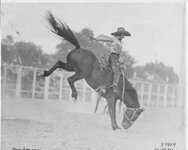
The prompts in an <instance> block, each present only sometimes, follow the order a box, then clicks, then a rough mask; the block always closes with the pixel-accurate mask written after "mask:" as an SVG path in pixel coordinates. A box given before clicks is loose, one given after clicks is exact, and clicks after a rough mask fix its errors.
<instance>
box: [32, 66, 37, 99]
mask: <svg viewBox="0 0 188 150" xmlns="http://www.w3.org/2000/svg"><path fill="white" fill-rule="evenodd" d="M36 75H37V68H34V73H33V85H32V98H35V85H36Z"/></svg>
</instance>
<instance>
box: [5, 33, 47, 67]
mask: <svg viewBox="0 0 188 150" xmlns="http://www.w3.org/2000/svg"><path fill="white" fill-rule="evenodd" d="M1 50H2V55H1V57H2V59H1V61H2V62H9V63H14V64H21V65H24V66H35V67H36V66H43V65H45V64H46V63H47V62H48V58H47V57H46V55H44V54H43V53H42V49H41V48H40V46H37V45H35V44H34V43H31V42H23V41H22V42H14V40H13V37H12V36H10V35H9V36H7V37H6V38H4V39H3V40H2V45H1Z"/></svg>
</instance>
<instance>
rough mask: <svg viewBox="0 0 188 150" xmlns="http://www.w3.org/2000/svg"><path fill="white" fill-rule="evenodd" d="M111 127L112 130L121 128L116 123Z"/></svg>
mask: <svg viewBox="0 0 188 150" xmlns="http://www.w3.org/2000/svg"><path fill="white" fill-rule="evenodd" d="M112 129H113V130H114V131H115V130H121V128H120V127H119V126H118V125H116V126H114V127H112Z"/></svg>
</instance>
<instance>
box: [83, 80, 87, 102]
mask: <svg viewBox="0 0 188 150" xmlns="http://www.w3.org/2000/svg"><path fill="white" fill-rule="evenodd" d="M83 101H86V82H85V80H84V81H83Z"/></svg>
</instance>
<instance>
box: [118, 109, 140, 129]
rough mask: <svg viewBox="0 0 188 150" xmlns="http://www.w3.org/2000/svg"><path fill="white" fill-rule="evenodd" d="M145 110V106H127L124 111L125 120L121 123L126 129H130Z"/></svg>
mask: <svg viewBox="0 0 188 150" xmlns="http://www.w3.org/2000/svg"><path fill="white" fill-rule="evenodd" d="M143 111H144V109H143V108H127V109H126V110H125V111H124V115H123V121H122V123H121V125H122V127H123V128H124V129H128V128H129V127H131V126H132V124H133V123H134V122H135V120H136V119H137V118H138V116H139V115H140V114H141V113H142V112H143Z"/></svg>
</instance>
